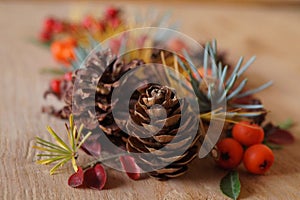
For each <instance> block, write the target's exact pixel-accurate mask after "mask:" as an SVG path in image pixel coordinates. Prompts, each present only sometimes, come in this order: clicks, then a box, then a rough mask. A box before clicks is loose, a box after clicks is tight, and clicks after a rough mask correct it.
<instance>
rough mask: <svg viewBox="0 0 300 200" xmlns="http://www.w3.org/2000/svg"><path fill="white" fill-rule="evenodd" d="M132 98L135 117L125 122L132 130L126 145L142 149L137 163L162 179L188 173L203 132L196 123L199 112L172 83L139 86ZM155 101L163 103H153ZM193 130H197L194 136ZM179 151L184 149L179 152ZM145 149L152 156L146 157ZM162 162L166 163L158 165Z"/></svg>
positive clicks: (153, 175)
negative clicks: (172, 88) (158, 167)
mask: <svg viewBox="0 0 300 200" xmlns="http://www.w3.org/2000/svg"><path fill="white" fill-rule="evenodd" d="M131 102H132V103H131V104H130V114H131V118H132V120H130V121H129V122H128V123H127V125H126V128H127V132H128V134H130V137H129V138H128V141H127V144H126V148H127V150H128V151H129V152H134V153H141V154H138V157H137V164H138V165H139V166H140V167H141V168H142V169H143V170H145V171H148V172H149V171H150V172H149V175H150V176H152V177H154V178H157V179H159V180H166V179H169V178H174V177H177V176H180V175H182V174H183V173H185V172H186V171H187V169H188V168H187V164H189V163H190V162H191V161H192V160H193V159H194V158H195V157H196V155H197V153H198V146H197V144H196V143H197V141H198V140H199V137H200V134H199V133H200V132H199V131H198V126H195V120H196V119H197V116H196V115H195V114H193V113H192V112H191V111H189V110H188V105H187V103H186V102H185V101H184V100H183V99H178V98H177V97H176V95H175V93H174V92H173V91H172V90H171V89H170V88H169V87H166V86H160V85H157V84H148V85H146V86H144V87H142V88H140V89H138V90H137V91H136V92H135V93H134V94H133V95H132V100H131ZM155 105H160V106H158V107H153V106H155ZM150 117H151V119H150ZM153 130H154V132H157V133H154V132H153ZM192 133H195V137H193V136H192ZM180 151H181V152H183V153H182V154H180V155H177V154H178V152H180ZM144 153H147V154H148V155H150V158H151V160H149V159H147V158H145V157H143V155H145V154H144ZM162 163H165V164H166V165H164V166H166V167H163V168H160V169H157V168H156V167H157V166H161V164H162ZM149 169H153V171H152V170H149Z"/></svg>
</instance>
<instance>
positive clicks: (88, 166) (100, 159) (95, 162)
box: [82, 152, 128, 170]
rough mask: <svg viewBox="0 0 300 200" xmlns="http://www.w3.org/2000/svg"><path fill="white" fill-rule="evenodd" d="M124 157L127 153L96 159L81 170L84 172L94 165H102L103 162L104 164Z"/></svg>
mask: <svg viewBox="0 0 300 200" xmlns="http://www.w3.org/2000/svg"><path fill="white" fill-rule="evenodd" d="M125 155H128V153H127V152H126V153H120V154H116V155H113V156H109V157H106V158H98V159H97V160H93V161H91V162H89V163H88V164H86V165H85V166H83V167H82V169H83V170H86V169H88V168H90V167H93V166H95V165H96V164H99V163H103V162H106V161H109V160H114V159H117V158H119V157H120V156H125Z"/></svg>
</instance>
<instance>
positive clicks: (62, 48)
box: [51, 37, 77, 66]
mask: <svg viewBox="0 0 300 200" xmlns="http://www.w3.org/2000/svg"><path fill="white" fill-rule="evenodd" d="M76 43H77V42H76V40H75V39H74V38H71V37H68V38H65V39H63V40H60V41H56V42H53V43H52V44H51V52H52V55H53V57H54V58H55V59H56V60H57V61H58V62H60V63H63V64H65V65H66V66H68V65H70V61H72V60H74V59H75V53H74V48H75V47H76V45H77V44H76Z"/></svg>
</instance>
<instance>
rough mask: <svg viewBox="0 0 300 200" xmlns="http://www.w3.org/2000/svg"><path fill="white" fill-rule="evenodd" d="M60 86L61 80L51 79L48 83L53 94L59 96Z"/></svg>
mask: <svg viewBox="0 0 300 200" xmlns="http://www.w3.org/2000/svg"><path fill="white" fill-rule="evenodd" d="M60 84H61V80H59V79H53V80H52V81H51V83H50V87H51V90H52V91H53V92H54V93H56V94H59V93H60Z"/></svg>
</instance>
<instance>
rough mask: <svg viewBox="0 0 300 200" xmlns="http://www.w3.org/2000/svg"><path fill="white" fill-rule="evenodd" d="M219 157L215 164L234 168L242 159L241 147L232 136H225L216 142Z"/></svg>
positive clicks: (242, 151) (225, 167)
mask: <svg viewBox="0 0 300 200" xmlns="http://www.w3.org/2000/svg"><path fill="white" fill-rule="evenodd" d="M217 148H218V151H219V155H220V157H219V159H218V160H217V164H218V165H219V166H220V167H222V168H224V169H234V168H236V167H238V166H239V164H240V163H241V161H242V159H243V153H244V150H243V147H242V145H241V144H240V143H238V142H237V141H236V140H234V139H232V138H225V139H223V140H221V141H220V142H218V144H217Z"/></svg>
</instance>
